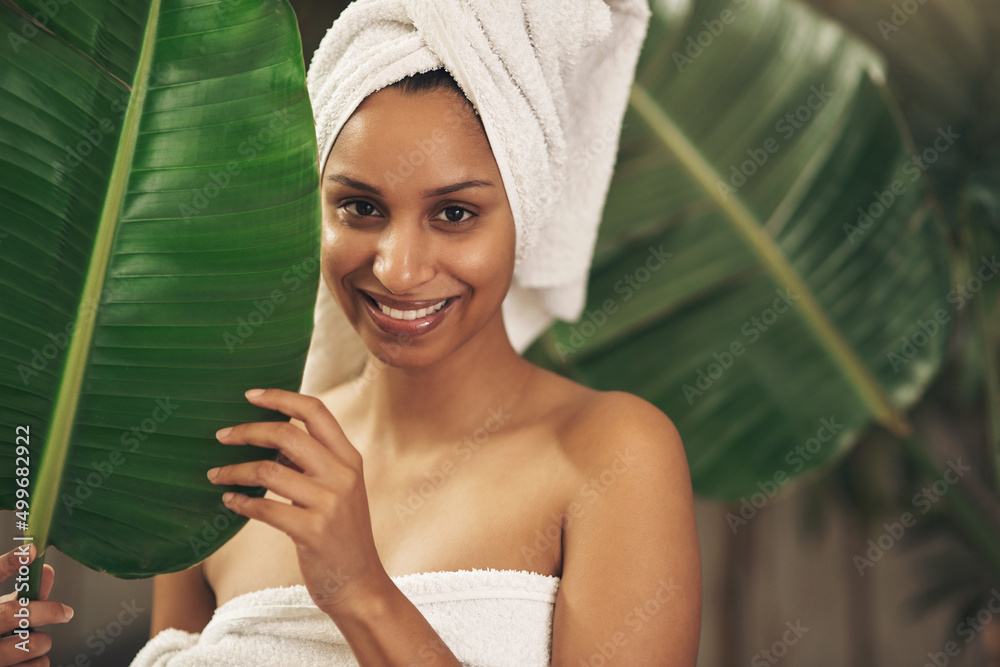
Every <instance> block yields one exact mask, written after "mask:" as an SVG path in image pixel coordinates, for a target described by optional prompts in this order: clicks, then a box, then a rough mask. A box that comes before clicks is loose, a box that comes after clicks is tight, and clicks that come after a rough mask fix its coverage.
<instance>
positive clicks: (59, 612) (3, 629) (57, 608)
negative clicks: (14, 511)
mask: <svg viewBox="0 0 1000 667" xmlns="http://www.w3.org/2000/svg"><path fill="white" fill-rule="evenodd" d="M28 551H29V555H28V556H24V555H23V554H22V553H20V552H19V551H18V549H12V550H10V551H8V552H7V553H5V554H4V555H3V556H0V583H2V582H4V581H7V580H8V579H10V578H11V577H13V576H14V575H16V574H17V571H18V569H19V568H20V567H21V566H26V565H30V564H31V563H32V562H33V561H34V560H35V556H36V552H35V545H33V544H32V545H30V546H29V547H28ZM54 579H55V570H54V569H53V568H52V566H51V565H43V566H42V581H41V587H40V589H39V591H38V593H39V598H40V599H39V600H36V601H33V602H29V603H28V606H27V609H28V618H29V619H30V623H31V626H30V627H31V628H32V630H31V632H30V634H29V637H28V650H27V651H22V650H20V649H18V648H17V647H16V644H19V643H21V642H22V641H23V638H21V637H19V636H17V635H10V636H7V635H9V634H10V633H11V632H13V631H14V630H15V629H17V628H19V627H20V626H19V621H20V620H21V619H20V618H18V617H15V614H16V613H18V612H19V611H20V610H21V609H22V607H21V605H20V603H19V602H18V601H17V598H16V596H17V594H18V593H17V591H14V592H12V593H8V594H7V595H4V596H3V597H0V636H2V637H3V639H0V665H4V666H5V667H6V666H7V665H18V666H19V667H43V666H47V665H48V664H49V658H48V656H46V655H45V654H46V653H48V652H49V650H50V649H51V648H52V639H51V638H50V637H49V636H48V635H47V634H46V633H44V632H39V631H38V630H37V628H39V627H41V626H43V625H50V624H52V623H66V622H68V621H69V620H70V619H71V618H73V610H72V609H70V608H69V607H67V606H66V605H64V604H61V603H59V602H56V601H54V600H49V599H48V598H49V593H51V592H52V583H53V581H54Z"/></svg>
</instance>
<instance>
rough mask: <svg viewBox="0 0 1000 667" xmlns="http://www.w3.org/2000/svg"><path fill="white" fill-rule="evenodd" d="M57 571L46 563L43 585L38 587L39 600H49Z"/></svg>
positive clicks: (43, 569) (43, 572)
mask: <svg viewBox="0 0 1000 667" xmlns="http://www.w3.org/2000/svg"><path fill="white" fill-rule="evenodd" d="M55 577H56V571H55V568H53V567H52V566H51V565H49V564H48V563H46V564H45V565H43V566H42V583H41V585H40V586H39V587H38V599H39V600H48V599H49V593H51V592H52V583H53V582H54V581H55Z"/></svg>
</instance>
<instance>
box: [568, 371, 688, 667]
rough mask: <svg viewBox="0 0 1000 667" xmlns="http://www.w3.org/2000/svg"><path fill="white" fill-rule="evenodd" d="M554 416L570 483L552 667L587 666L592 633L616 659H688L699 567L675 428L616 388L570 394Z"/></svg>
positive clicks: (685, 470) (657, 411)
mask: <svg viewBox="0 0 1000 667" xmlns="http://www.w3.org/2000/svg"><path fill="white" fill-rule="evenodd" d="M567 382H569V381H567ZM571 384H573V383H571ZM559 414H560V417H559V427H560V435H559V442H560V447H561V448H562V450H563V456H564V457H565V458H566V460H567V461H568V462H569V463H570V466H569V470H571V471H572V472H571V474H572V476H573V477H574V478H575V479H574V480H573V483H572V484H571V485H570V486H569V489H570V493H569V498H568V499H567V504H566V508H565V510H564V519H563V521H564V523H563V542H562V544H563V553H562V557H563V564H562V565H563V568H562V572H563V575H562V580H561V584H560V589H559V597H558V598H557V602H556V608H555V617H554V621H553V623H554V625H553V652H552V664H584V663H587V664H589V661H590V659H591V658H592V657H593V652H594V650H595V648H594V647H595V644H594V638H595V637H600V638H603V640H602V641H605V642H610V643H607V645H608V646H613V647H614V648H615V653H616V658H618V659H619V660H620V662H621V663H622V664H662V659H663V656H664V655H668V654H670V655H672V656H674V660H675V662H672V663H671V664H677V665H692V666H693V665H694V664H695V661H696V656H697V648H698V638H699V634H700V618H701V562H700V553H699V547H698V536H697V528H696V525H695V517H694V501H693V493H692V488H691V478H690V472H689V469H688V464H687V457H686V455H685V452H684V446H683V443H682V442H681V437H680V434H679V433H678V431H677V428H676V427H675V426H674V424H673V422H672V421H671V419H670V418H669V417H668V416H667V415H666V414H664V413H663V412H662V411H661V410H660V409H659V408H657V407H656V406H655V405H653V404H652V403H650V402H649V401H646V400H644V399H642V398H640V397H638V396H635V395H633V394H629V393H626V392H621V391H595V390H592V389H586V390H585V391H579V390H572V391H571V392H569V393H566V394H563V409H561V410H560V411H559ZM637 609H639V610H642V611H641V612H636V611H635V610H637Z"/></svg>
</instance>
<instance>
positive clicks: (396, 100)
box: [325, 88, 500, 181]
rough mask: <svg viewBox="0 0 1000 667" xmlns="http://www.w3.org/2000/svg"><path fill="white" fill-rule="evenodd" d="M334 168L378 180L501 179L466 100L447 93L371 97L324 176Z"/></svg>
mask: <svg viewBox="0 0 1000 667" xmlns="http://www.w3.org/2000/svg"><path fill="white" fill-rule="evenodd" d="M334 165H336V167H337V168H338V169H341V170H343V169H346V170H349V171H351V172H353V173H355V174H358V175H359V177H361V178H363V179H371V180H374V181H380V180H386V179H390V180H392V177H393V176H395V177H397V178H404V179H406V180H407V181H425V180H427V179H431V180H438V179H440V178H448V177H449V175H454V174H457V173H458V172H462V173H464V174H468V173H470V172H476V173H477V175H479V176H480V177H486V176H493V177H495V178H497V179H499V176H500V174H499V170H498V168H497V165H496V160H495V159H494V158H493V153H492V151H491V150H490V145H489V140H488V139H487V137H486V134H485V133H484V132H483V129H482V127H481V126H480V125H479V123H478V122H477V120H476V118H475V116H474V115H473V113H472V111H471V110H470V109H469V108H468V105H467V103H466V102H465V100H464V98H461V97H459V96H458V95H457V94H456V93H454V92H452V91H450V90H446V89H440V90H431V91H426V92H420V93H417V94H405V93H401V92H399V91H398V90H397V89H395V88H384V89H382V90H379V91H377V92H375V93H373V94H372V95H369V96H368V97H367V98H365V100H364V102H362V103H361V105H359V106H358V108H357V109H356V110H355V111H354V113H353V114H352V115H351V117H350V118H349V119H348V120H347V122H346V123H345V124H344V126H343V128H342V129H341V131H340V134H339V135H338V136H337V139H336V141H335V142H334V144H333V148H332V149H331V151H330V156H329V159H328V160H327V164H326V168H325V171H327V172H329V171H330V170H331V168H332V166H334ZM361 175H363V176H361ZM411 176H412V177H415V178H411Z"/></svg>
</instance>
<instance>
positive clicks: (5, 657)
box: [0, 630, 52, 667]
mask: <svg viewBox="0 0 1000 667" xmlns="http://www.w3.org/2000/svg"><path fill="white" fill-rule="evenodd" d="M23 641H24V640H23V639H21V638H20V637H18V636H17V635H12V636H10V637H5V638H3V639H0V665H17V667H24V661H25V660H27V661H28V663H27V664H29V665H31V664H36V665H44V664H45V660H46V658H45V657H40V656H45V654H46V653H48V652H49V649H51V648H52V638H51V637H49V636H48V635H47V634H45V633H44V632H38V631H35V630H32V631H31V632H30V633H29V634H28V644H27V647H28V650H27V651H22V650H21V649H19V648H18V647H17V644H21V642H23ZM21 646H24V644H21Z"/></svg>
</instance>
